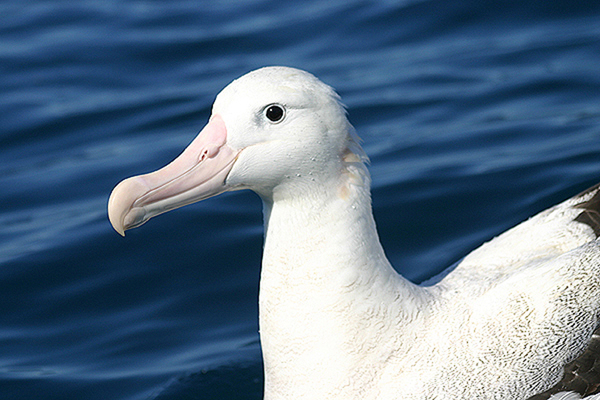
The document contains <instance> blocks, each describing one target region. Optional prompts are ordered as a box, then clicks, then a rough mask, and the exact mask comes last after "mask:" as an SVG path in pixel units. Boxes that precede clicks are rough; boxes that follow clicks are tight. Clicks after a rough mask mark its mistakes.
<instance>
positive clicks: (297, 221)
mask: <svg viewBox="0 0 600 400" xmlns="http://www.w3.org/2000/svg"><path fill="white" fill-rule="evenodd" d="M365 180H366V183H365V184H364V185H360V186H348V187H346V189H348V190H341V191H340V188H339V185H322V186H321V187H320V188H317V189H315V188H312V189H313V190H310V195H308V194H306V195H302V192H303V191H302V185H298V187H295V188H294V189H295V191H294V195H293V196H287V197H285V196H284V197H283V198H279V199H276V200H275V201H273V202H271V201H269V200H267V201H263V203H264V214H265V229H266V232H265V245H264V254H263V262H262V272H261V283H260V295H259V314H260V331H261V342H262V349H263V357H264V362H265V377H266V383H267V387H266V389H267V390H270V389H269V387H271V388H274V387H275V388H284V387H288V388H289V387H295V388H296V389H298V390H301V389H300V387H301V385H299V383H298V380H299V379H300V380H302V376H305V377H306V378H307V382H311V383H310V384H311V385H315V384H316V383H315V379H311V378H310V377H312V378H315V374H317V376H316V377H318V379H317V381H319V382H322V384H323V385H327V384H331V383H332V381H338V383H339V381H342V380H344V379H348V377H349V376H350V375H349V374H348V371H349V370H351V369H352V367H351V365H356V364H357V361H356V358H357V357H359V356H357V355H356V354H353V353H355V351H354V350H353V349H356V348H362V347H363V346H367V347H370V346H372V345H374V343H379V344H381V342H385V341H386V340H388V339H389V340H392V339H391V338H397V333H398V332H397V329H398V326H397V325H396V324H394V326H389V324H387V323H386V321H390V320H393V321H402V322H405V323H407V324H408V323H410V322H411V321H412V320H414V319H415V316H416V314H418V313H419V310H422V308H423V307H422V303H423V302H424V301H425V296H424V295H423V293H422V288H420V287H417V286H415V285H413V284H412V283H410V282H409V281H407V280H405V279H404V278H402V277H401V276H400V275H398V274H397V273H396V272H395V271H394V270H393V268H392V267H391V265H390V264H389V262H388V260H387V259H386V257H385V254H384V251H383V249H382V247H381V244H380V243H379V238H378V235H377V231H376V228H375V221H374V219H373V214H372V210H371V202H370V191H369V185H368V183H369V182H368V181H369V180H368V176H367V177H366V179H365ZM263 200H264V199H263ZM384 347H385V346H384ZM332 362H335V363H339V365H338V366H337V367H336V369H335V370H336V372H335V373H334V372H333V371H332V369H331V368H328V366H329V367H330V366H331V363H332ZM343 365H346V366H347V368H346V369H345V368H344V367H343ZM321 369H322V370H321ZM319 374H321V376H318V375H319ZM322 374H325V375H322ZM332 374H333V375H335V374H339V375H340V376H336V377H334V376H333V375H332ZM308 375H310V376H308ZM325 376H327V379H325ZM292 382H293V383H292ZM334 387H335V386H334ZM311 390H312V391H313V393H314V390H315V387H312V388H311ZM294 394H295V395H300V393H299V392H296V393H294ZM288 395H291V393H288ZM275 397H278V396H273V397H270V398H275Z"/></svg>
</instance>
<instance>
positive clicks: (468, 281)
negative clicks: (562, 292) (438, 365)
mask: <svg viewBox="0 0 600 400" xmlns="http://www.w3.org/2000/svg"><path fill="white" fill-rule="evenodd" d="M599 236H600V184H598V185H596V186H593V187H591V188H590V189H588V190H586V191H584V192H582V193H580V194H578V195H576V196H574V197H572V198H570V199H568V200H566V201H564V202H563V203H560V204H558V205H556V206H554V207H552V208H550V209H548V210H546V211H543V212H541V213H539V214H537V215H536V216H534V217H532V218H530V219H529V220H527V221H525V222H523V223H521V224H519V225H517V226H516V227H514V228H512V229H510V230H508V231H507V232H505V233H503V234H501V235H500V236H498V237H496V238H494V239H493V240H491V241H490V242H488V243H486V244H484V245H482V246H481V247H479V248H478V249H476V250H475V251H473V252H472V253H471V254H469V255H468V256H467V257H465V258H464V259H463V261H462V262H461V263H459V264H458V266H457V267H456V269H455V270H454V271H452V272H451V273H449V274H448V276H446V278H444V279H443V280H442V281H441V282H440V283H439V285H440V286H441V287H444V288H445V289H448V291H449V292H454V293H457V292H459V291H461V290H462V291H464V288H465V287H468V288H474V289H473V291H474V294H473V296H474V297H472V298H476V297H477V295H478V294H477V292H479V293H486V292H487V291H488V290H490V289H492V288H493V287H495V286H498V287H500V286H502V285H503V283H502V282H506V283H508V282H514V280H513V279H510V278H511V277H513V278H514V277H519V275H518V274H519V272H521V271H523V272H524V271H527V270H529V271H531V270H532V269H536V270H540V271H542V272H543V271H544V268H538V267H542V266H544V265H553V264H556V263H553V262H552V260H554V259H555V258H557V257H559V256H561V255H563V254H566V253H570V252H572V251H574V252H573V253H571V255H572V256H573V255H574V254H575V253H580V254H581V257H582V258H581V260H583V261H582V262H581V263H579V264H580V266H579V267H578V268H584V269H585V268H588V272H589V271H590V270H594V269H595V270H597V269H598V267H597V266H595V265H589V263H595V261H586V260H597V259H598V257H597V253H598V252H599V251H600V247H599V246H594V245H587V246H585V245H586V244H590V242H593V241H596V240H597V239H598V237H599ZM588 256H589V258H588ZM584 259H585V260H584ZM586 262H588V267H586V265H585V264H586ZM562 268H569V265H568V264H566V265H563V266H562ZM525 275H527V274H524V276H525ZM552 275H553V272H552V271H547V272H545V273H542V274H540V275H539V279H542V280H545V279H548V280H550V279H553V278H552ZM592 281H596V282H597V280H595V279H592V280H590V282H588V283H587V284H588V285H589V284H595V283H593V282H592ZM575 296H577V295H575ZM599 311H600V310H595V312H596V314H599ZM590 312H594V311H592V310H591V309H590ZM588 332H589V331H588ZM588 334H589V333H588ZM573 356H574V357H577V358H576V359H572V358H571V359H570V360H567V361H569V363H568V364H566V365H565V367H564V374H563V377H562V379H561V380H560V382H558V383H557V384H556V385H555V386H554V387H552V388H550V389H548V390H546V391H545V392H543V393H539V394H536V395H535V396H533V397H531V398H530V399H529V400H545V399H549V398H550V397H551V396H552V395H553V394H556V393H560V392H577V393H579V394H581V395H583V396H587V395H590V394H596V393H600V328H596V331H595V332H594V334H593V335H592V337H591V339H590V340H589V342H588V344H587V348H586V349H585V351H583V353H580V354H574V355H573Z"/></svg>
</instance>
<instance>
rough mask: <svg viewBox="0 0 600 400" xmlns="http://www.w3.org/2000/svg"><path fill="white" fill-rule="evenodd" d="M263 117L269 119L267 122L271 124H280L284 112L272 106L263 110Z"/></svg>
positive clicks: (280, 108) (278, 107) (275, 105)
mask: <svg viewBox="0 0 600 400" xmlns="http://www.w3.org/2000/svg"><path fill="white" fill-rule="evenodd" d="M265 116H266V117H267V118H269V121H271V122H280V121H281V120H283V117H285V110H284V109H283V107H282V106H279V105H277V104H273V105H270V106H268V107H267V108H266V109H265Z"/></svg>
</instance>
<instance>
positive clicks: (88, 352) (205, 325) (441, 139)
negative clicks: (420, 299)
mask: <svg viewBox="0 0 600 400" xmlns="http://www.w3.org/2000/svg"><path fill="white" fill-rule="evenodd" d="M265 65H288V66H294V67H298V68H302V69H306V70H308V71H310V72H312V73H314V74H315V75H317V76H318V77H320V78H321V79H322V80H323V81H325V82H326V83H328V84H330V85H332V86H333V87H335V88H336V89H337V90H338V92H339V93H340V95H341V96H342V98H343V101H344V103H345V104H346V105H347V107H348V111H349V115H350V120H351V122H352V123H353V124H354V125H355V127H356V129H357V131H358V133H359V135H360V136H361V138H362V139H363V144H364V148H365V150H366V152H367V153H368V155H369V157H370V159H371V166H370V170H371V173H372V176H373V204H374V213H375V217H376V219H377V221H378V227H379V232H380V236H381V240H382V242H383V245H384V247H385V249H386V251H387V254H388V256H389V258H390V259H391V261H392V263H393V264H394V266H395V267H396V268H397V270H398V271H399V272H400V273H402V274H403V275H404V276H406V277H407V278H409V279H411V280H413V281H414V282H421V281H423V280H425V279H427V278H428V277H430V276H432V275H434V274H436V273H438V272H440V271H442V270H443V269H445V268H446V267H447V266H449V265H451V264H452V263H454V262H456V261H457V260H459V259H461V258H462V257H463V256H465V255H466V254H468V253H469V252H470V251H471V250H473V249H474V248H476V247H477V246H479V245H480V244H481V243H483V242H485V241H487V240H489V239H491V238H493V237H494V236H496V235H498V234H499V233H501V232H502V231H504V230H506V229H508V228H510V227H511V226H513V225H515V224H517V223H518V222H520V221H522V220H524V219H526V218H528V217H529V216H531V215H533V214H535V213H537V212H539V211H541V210H543V209H545V208H547V207H549V206H551V205H553V204H555V203H557V202H559V201H561V200H563V199H565V198H568V197H570V196H572V195H574V194H576V193H578V192H579V191H581V190H583V189H585V188H586V187H588V186H591V185H592V184H594V183H596V182H599V181H600V2H598V1H595V0H594V1H571V0H559V1H542V0H536V1H522V0H521V1H504V2H498V1H488V0H483V1H482V0H466V1H447V0H423V1H420V0H414V1H413V0H405V1H359V0H328V1H322V0H309V1H304V2H292V1H271V0H264V1H263V0H259V1H252V0H235V1H227V2H214V1H204V0H200V1H198V0H194V1H167V0H162V1H160V0H154V1H151V0H132V1H117V0H98V1H96V0H80V1H70V0H68V1H67V0H64V1H60V0H55V1H48V0H31V1H27V2H17V1H3V2H0V399H3V400H13V399H18V400H29V399H32V400H50V399H57V400H58V399H60V400H71V399H73V400H75V399H76V400H88V399H89V400H96V399H97V400H107V399H110V400H141V399H152V400H154V399H156V400H176V399H179V400H182V399H260V398H262V380H263V377H262V363H261V357H260V343H259V335H258V324H257V296H258V282H259V274H260V259H261V247H262V216H261V204H260V200H259V199H258V197H257V196H256V195H254V194H253V193H251V192H235V193H228V194H225V195H222V196H219V197H216V198H213V199H210V200H207V201H204V202H201V203H198V204H195V205H191V206H188V207H185V208H182V209H179V210H176V211H173V212H170V213H168V214H165V215H163V216H160V217H158V218H155V219H153V220H152V221H150V222H149V223H147V224H146V225H144V226H143V227H141V228H138V229H135V230H132V231H130V232H128V234H127V237H125V238H122V237H120V236H119V235H118V234H117V233H116V232H114V231H113V229H112V228H111V226H110V224H109V222H108V219H107V216H106V204H107V199H108V196H109V194H110V191H111V190H112V188H113V187H114V185H116V184H117V183H118V182H119V181H120V180H121V179H123V178H125V177H128V176H131V175H136V174H140V173H145V172H149V171H152V170H155V169H157V168H159V167H161V166H163V165H164V164H166V163H167V162H169V161H170V160H171V159H173V158H174V157H175V156H177V155H178V154H179V153H180V152H181V151H182V150H183V148H184V147H185V146H186V145H187V144H188V143H189V142H190V141H191V140H192V139H193V138H194V136H195V135H196V133H197V132H198V131H199V130H200V129H201V128H202V126H203V125H204V124H205V123H206V121H207V119H208V116H209V113H210V107H211V104H212V101H213V99H214V97H215V95H216V94H217V93H218V92H219V91H220V90H221V89H222V88H223V87H224V86H225V85H227V84H228V83H229V82H230V81H231V80H233V79H235V78H237V77H238V76H240V75H243V74H245V73H246V72H248V71H250V70H253V69H256V68H258V67H261V66H265Z"/></svg>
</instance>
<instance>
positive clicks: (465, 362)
mask: <svg viewBox="0 0 600 400" xmlns="http://www.w3.org/2000/svg"><path fill="white" fill-rule="evenodd" d="M365 160H366V156H365V155H364V153H363V151H362V149H361V147H360V146H359V144H358V141H357V138H356V136H355V134H354V131H353V128H352V126H351V125H350V123H349V122H348V120H347V118H346V113H345V110H344V108H343V107H342V106H341V104H340V102H339V97H338V96H337V95H336V93H335V92H334V91H333V89H332V88H330V87H329V86H327V85H325V84H324V83H322V82H321V81H319V80H318V79H317V78H315V77H314V76H313V75H311V74H309V73H307V72H304V71H300V70H297V69H293V68H287V67H267V68H262V69H259V70H256V71H253V72H251V73H248V74H247V75H244V76H243V77H241V78H239V79H237V80H235V81H233V82H232V83H231V84H229V85H228V86H227V87H226V88H225V89H223V91H222V92H221V93H220V94H219V95H218V96H217V97H216V100H215V102H214V105H213V109H212V116H211V118H210V120H209V122H208V124H207V125H206V127H205V128H204V129H203V130H202V131H201V132H200V134H199V135H198V136H197V137H196V139H194V140H193V141H192V143H191V144H190V145H189V146H188V147H187V149H185V151H184V152H183V153H182V154H181V155H180V156H179V157H178V158H176V159H175V160H174V161H173V162H172V163H170V164H169V165H167V166H165V167H164V168H162V169H160V170H158V171H156V172H153V173H150V174H146V175H141V176H136V177H132V178H129V179H126V180H124V181H122V182H121V183H119V184H118V185H117V186H116V187H115V189H114V190H113V192H112V194H111V196H110V200H109V203H108V215H109V218H110V221H111V223H112V225H113V227H114V228H115V230H116V231H117V232H119V233H120V234H124V231H125V230H126V229H130V228H134V227H137V226H139V225H141V224H143V223H144V222H146V221H147V220H148V219H149V218H151V217H153V216H156V215H158V214H161V213H164V212H166V211H169V210H172V209H174V208H177V207H181V206H184V205H186V204H190V203H193V202H196V201H200V200H203V199H206V198H208V197H211V196H215V195H217V194H219V193H222V192H225V191H228V190H239V189H251V190H253V191H254V192H256V193H258V194H259V195H260V197H261V198H262V201H263V204H264V210H263V211H264V220H265V242H264V254H263V260H262V271H261V279H260V296H259V315H260V317H259V322H260V335H261V345H262V351H263V358H264V373H265V399H267V400H280V399H286V400H301V399H311V400H316V399H318V400H333V399H336V400H351V399H356V400H374V399H378V400H379V399H382V400H395V399H403V400H408V399H510V400H513V399H530V398H531V399H536V400H537V399H547V398H552V399H577V398H579V394H577V393H580V394H581V395H583V396H588V397H590V396H589V395H593V394H595V393H597V392H598V390H599V389H598V386H599V384H600V368H598V365H599V364H598V362H597V361H596V358H597V356H598V355H599V353H600V340H599V339H600V338H599V337H598V336H597V334H598V333H600V331H599V332H598V333H595V331H596V329H597V328H598V322H599V320H598V317H599V312H600V249H599V242H598V239H597V238H598V236H599V235H600V224H599V223H600V215H599V214H598V209H599V208H600V192H599V190H598V187H597V186H596V187H593V188H591V189H589V190H587V191H586V192H583V193H581V194H579V195H577V196H575V197H573V198H571V199H569V200H566V201H565V202H563V203H561V204H559V205H557V206H555V207H552V208H550V209H548V210H546V211H544V212H542V213H540V214H538V215H536V216H534V217H532V218H530V219H529V220H527V221H525V222H523V223H521V224H520V225H518V226H516V227H515V228H513V229H511V230H509V231H507V232H505V233H503V234H502V235H500V236H498V237H496V238H495V239H493V240H491V241H490V242H488V243H486V244H483V245H482V246H481V247H479V248H478V249H476V250H475V251H473V252H472V253H471V254H469V255H468V256H466V257H465V258H464V259H463V260H462V262H460V264H458V266H457V267H456V268H455V269H454V270H453V271H452V272H450V273H449V274H448V275H447V276H446V277H444V278H443V279H442V280H441V281H440V282H438V283H437V284H435V285H431V286H419V285H415V284H413V283H411V282H409V281H408V280H406V279H405V278H403V277H402V276H400V275H398V274H397V273H396V272H395V271H394V269H393V268H392V266H391V265H390V263H389V262H388V260H387V258H386V256H385V254H384V251H383V249H382V247H381V244H380V243H379V238H378V236H377V232H376V228H375V221H374V219H373V214H372V211H371V200H370V177H369V174H368V171H367V168H366V166H365ZM559 392H562V393H559ZM592 397H594V398H596V397H598V396H595V395H594V396H592Z"/></svg>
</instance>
